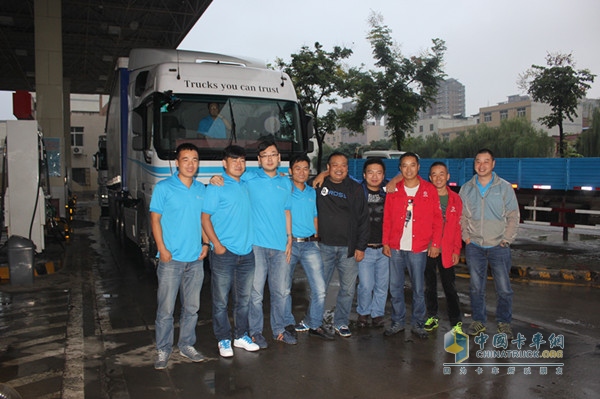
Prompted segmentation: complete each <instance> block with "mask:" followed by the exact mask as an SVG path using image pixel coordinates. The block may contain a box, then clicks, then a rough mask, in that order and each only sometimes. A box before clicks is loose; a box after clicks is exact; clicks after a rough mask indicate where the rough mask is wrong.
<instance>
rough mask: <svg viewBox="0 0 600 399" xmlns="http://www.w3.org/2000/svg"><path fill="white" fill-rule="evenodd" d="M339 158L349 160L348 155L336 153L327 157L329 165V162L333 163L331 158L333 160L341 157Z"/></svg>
mask: <svg viewBox="0 0 600 399" xmlns="http://www.w3.org/2000/svg"><path fill="white" fill-rule="evenodd" d="M339 156H342V157H344V158H346V160H348V156H347V155H346V154H344V153H343V152H339V151H334V152H332V153H331V154H329V157H327V164H328V165H329V162H330V161H331V158H333V157H339Z"/></svg>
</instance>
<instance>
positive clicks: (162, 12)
mask: <svg viewBox="0 0 600 399" xmlns="http://www.w3.org/2000/svg"><path fill="white" fill-rule="evenodd" d="M211 2H212V0H62V1H57V2H56V3H57V4H60V3H62V49H63V75H64V78H65V79H68V80H69V86H70V92H71V93H86V94H108V93H109V92H110V90H111V81H112V78H113V74H114V69H115V63H116V60H117V58H118V57H126V56H127V55H128V54H129V51H130V50H131V49H132V48H139V47H152V48H171V49H174V48H177V46H178V45H179V44H180V43H181V41H182V40H183V39H184V38H185V36H186V35H187V33H188V32H189V31H190V30H191V29H192V27H193V26H194V24H195V23H196V22H197V21H198V19H200V17H201V16H202V14H203V13H204V11H206V9H207V8H208V6H209V5H210V4H211ZM35 3H36V1H34V0H11V1H2V2H0V90H9V91H14V90H26V91H31V92H34V91H35V39H34V29H35V21H34V6H35ZM48 3H52V2H46V4H48Z"/></svg>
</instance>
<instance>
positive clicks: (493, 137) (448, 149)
mask: <svg viewBox="0 0 600 399" xmlns="http://www.w3.org/2000/svg"><path fill="white" fill-rule="evenodd" d="M481 148H489V149H491V150H492V151H493V152H494V155H495V156H496V157H499V158H540V157H550V156H552V153H553V152H554V139H553V138H552V137H549V136H548V135H547V134H546V133H545V132H544V131H543V130H541V129H537V130H536V128H535V127H534V126H533V125H532V124H531V123H530V122H528V121H527V120H525V119H523V118H515V119H507V120H504V121H502V123H501V124H500V126H498V127H490V126H488V125H485V124H481V125H478V126H477V127H474V128H472V129H470V130H469V131H468V132H467V133H465V134H462V135H460V136H459V137H457V138H455V139H454V140H452V141H449V140H447V139H442V138H441V137H440V136H439V135H431V136H427V137H426V138H422V137H418V138H412V137H411V138H409V139H407V140H406V143H405V146H404V150H406V151H413V152H416V153H417V154H419V156H421V157H422V158H471V157H473V156H474V155H475V154H476V153H477V151H478V150H479V149H481Z"/></svg>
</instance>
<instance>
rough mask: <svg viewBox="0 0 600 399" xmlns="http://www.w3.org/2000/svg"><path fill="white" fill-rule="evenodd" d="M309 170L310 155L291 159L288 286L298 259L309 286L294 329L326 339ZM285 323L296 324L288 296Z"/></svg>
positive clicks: (322, 279)
mask: <svg viewBox="0 0 600 399" xmlns="http://www.w3.org/2000/svg"><path fill="white" fill-rule="evenodd" d="M309 174H310V159H309V158H308V156H306V155H305V154H303V155H299V156H297V157H295V158H292V159H291V160H290V176H291V178H292V183H293V190H292V235H293V237H292V257H291V260H290V265H291V268H290V276H289V286H290V287H291V285H292V276H293V274H294V269H295V266H296V264H297V263H298V262H300V264H301V265H302V268H303V269H304V273H305V274H306V278H307V279H308V285H309V287H310V307H309V309H308V312H307V314H306V319H305V321H301V322H300V323H298V324H297V325H296V331H308V333H309V335H310V336H313V337H318V338H322V339H326V340H332V339H334V337H333V334H331V333H330V332H329V331H328V330H327V329H325V327H324V326H323V310H324V307H325V295H326V289H327V287H326V286H325V276H324V273H323V261H322V259H321V252H320V251H319V245H318V241H320V238H319V236H318V234H317V226H318V223H319V219H318V217H317V195H316V193H315V189H314V188H312V187H310V186H309V185H308V184H306V181H307V180H308V177H309ZM286 320H287V323H286V324H292V325H293V324H295V321H294V316H293V315H292V300H291V297H289V298H288V302H287V306H286Z"/></svg>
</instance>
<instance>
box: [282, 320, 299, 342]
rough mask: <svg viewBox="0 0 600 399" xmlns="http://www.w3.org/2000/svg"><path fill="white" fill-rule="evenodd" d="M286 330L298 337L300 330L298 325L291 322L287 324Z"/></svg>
mask: <svg viewBox="0 0 600 399" xmlns="http://www.w3.org/2000/svg"><path fill="white" fill-rule="evenodd" d="M285 331H287V332H289V333H290V334H292V337H294V338H296V339H298V331H296V326H295V325H293V324H290V325H289V326H285Z"/></svg>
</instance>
